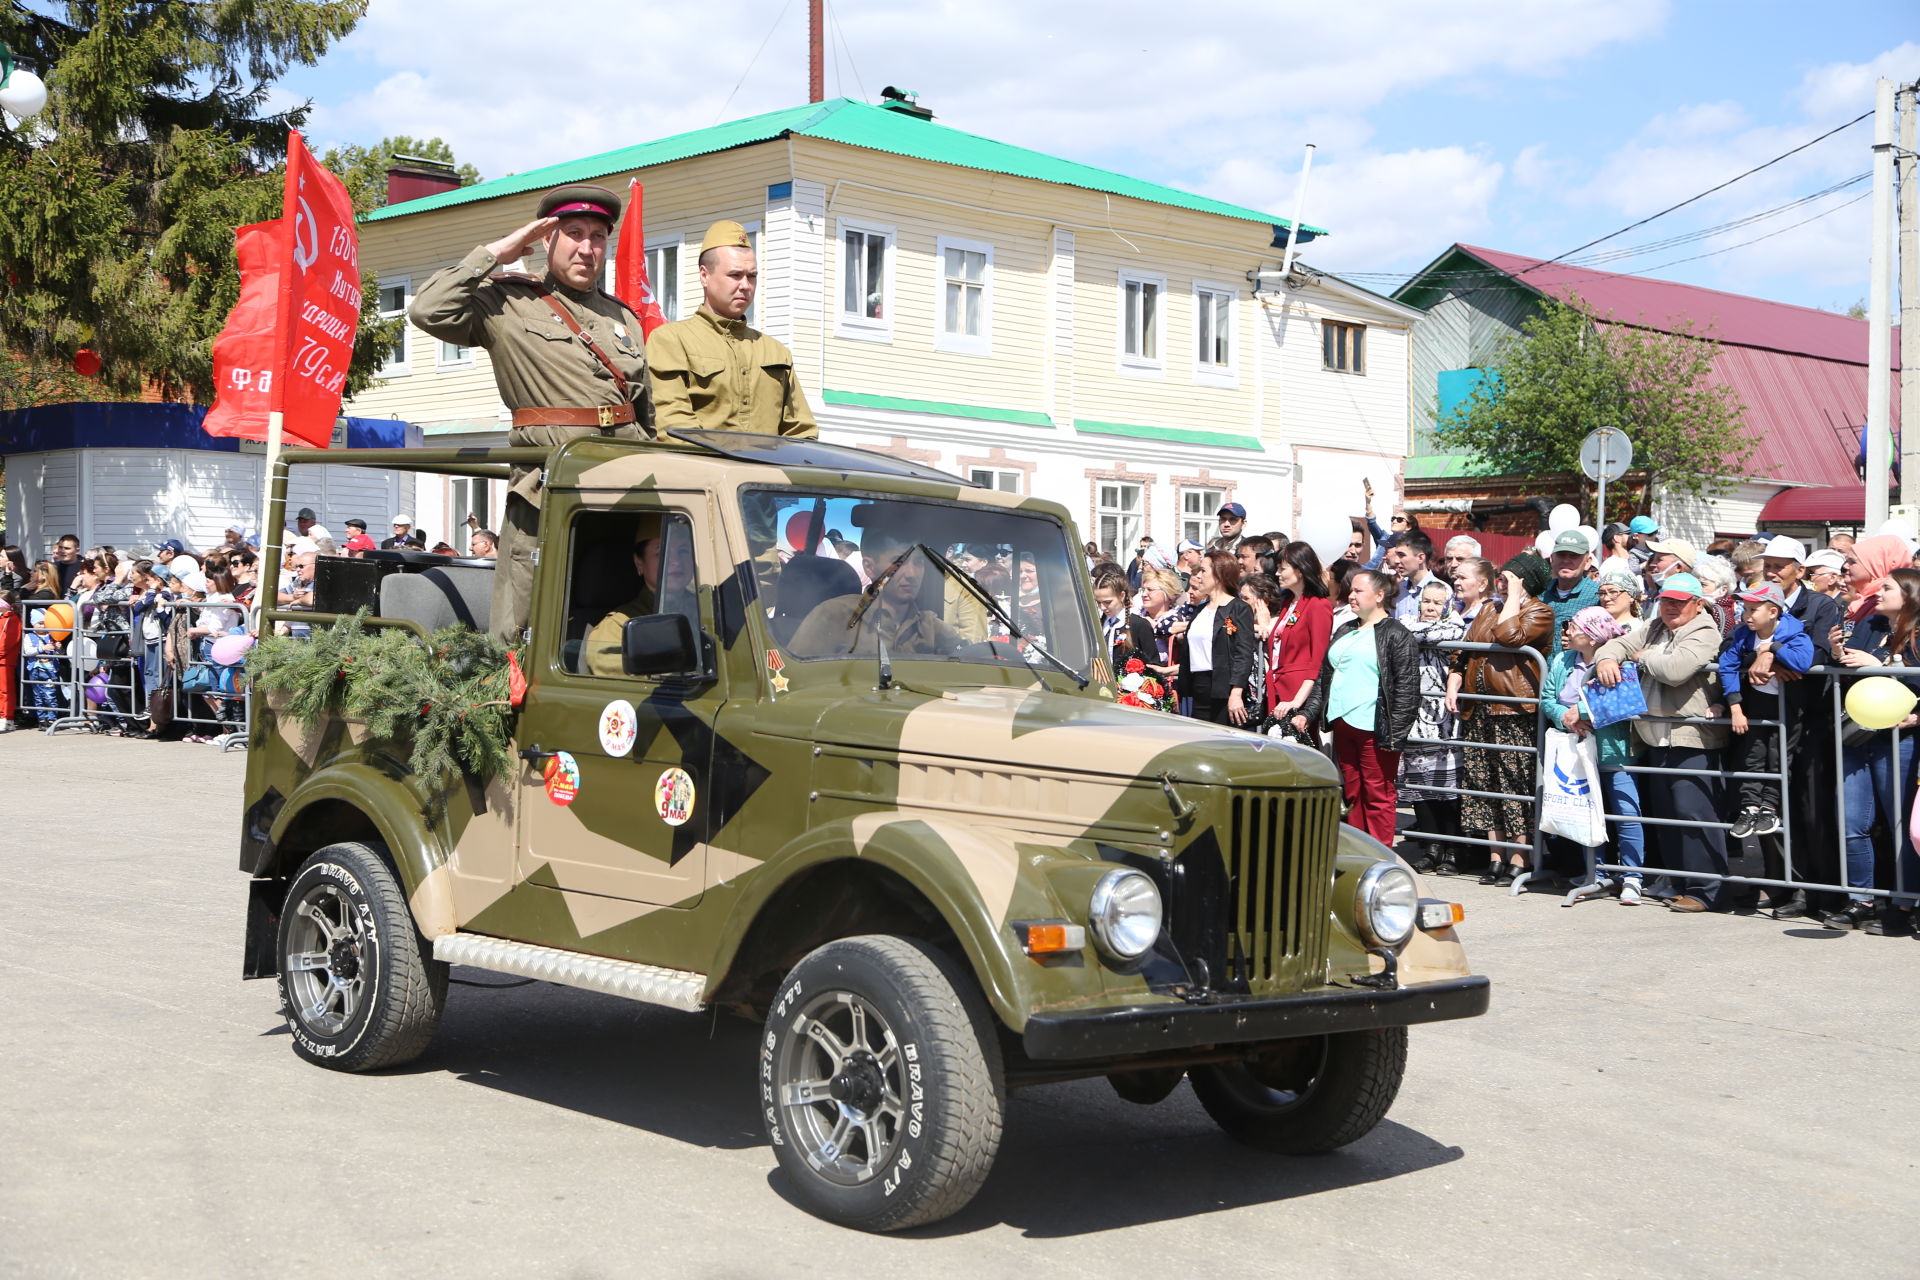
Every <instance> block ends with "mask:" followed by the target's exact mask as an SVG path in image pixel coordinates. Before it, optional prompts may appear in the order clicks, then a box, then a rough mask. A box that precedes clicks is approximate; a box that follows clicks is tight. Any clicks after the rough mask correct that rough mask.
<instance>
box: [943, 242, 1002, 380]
mask: <svg viewBox="0 0 1920 1280" xmlns="http://www.w3.org/2000/svg"><path fill="white" fill-rule="evenodd" d="M934 259H935V261H936V262H937V263H938V264H939V271H940V301H939V304H938V305H939V308H940V318H939V323H938V324H936V325H935V326H934V332H933V345H934V349H935V350H937V351H957V352H960V353H962V354H965V355H980V356H985V355H992V354H993V246H992V245H990V244H987V243H985V242H984V241H980V240H960V239H956V238H954V237H951V236H939V237H936V238H935V240H934Z"/></svg>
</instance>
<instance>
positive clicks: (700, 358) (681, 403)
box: [647, 222, 820, 437]
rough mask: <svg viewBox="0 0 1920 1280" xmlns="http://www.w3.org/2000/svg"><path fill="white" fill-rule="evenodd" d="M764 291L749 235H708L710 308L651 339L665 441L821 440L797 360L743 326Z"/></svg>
mask: <svg viewBox="0 0 1920 1280" xmlns="http://www.w3.org/2000/svg"><path fill="white" fill-rule="evenodd" d="M759 283H760V269H759V266H758V264H756V263H755V261H754V256H753V248H752V245H751V244H750V242H749V241H748V240H747V232H746V229H745V228H744V227H742V226H741V225H740V224H739V223H737V222H716V223H714V224H713V225H712V226H711V227H709V228H708V229H707V236H706V239H705V240H703V241H702V242H701V244H700V289H701V291H702V292H703V293H704V294H705V295H706V301H705V302H704V303H702V304H701V307H700V309H699V310H698V311H696V312H694V314H693V315H692V316H690V317H688V318H687V319H685V320H675V321H673V322H672V323H671V324H663V325H661V326H660V327H659V328H657V329H655V330H654V331H653V334H652V336H651V337H649V338H648V339H647V374H648V378H649V380H650V381H651V383H652V385H653V406H654V422H655V425H656V426H657V427H658V429H659V431H660V433H661V434H662V435H664V434H666V433H667V432H668V431H670V430H674V429H676V428H687V427H694V428H702V429H705V430H709V431H757V432H760V433H762V434H764V435H782V436H809V437H811V436H817V435H819V434H820V428H819V427H818V426H816V425H815V424H814V421H813V410H812V409H810V408H808V407H807V395H806V392H804V391H802V390H801V389H800V380H799V378H797V377H796V376H795V375H794V370H793V353H792V352H791V351H789V350H787V346H786V344H785V343H783V342H781V341H779V340H778V339H776V338H769V337H768V336H767V335H766V334H764V333H761V332H760V331H759V330H758V329H754V328H751V327H750V326H748V324H747V322H746V321H745V320H744V319H743V318H742V317H744V316H745V315H746V314H747V308H748V307H750V306H752V305H753V295H754V290H755V289H757V288H758V287H759Z"/></svg>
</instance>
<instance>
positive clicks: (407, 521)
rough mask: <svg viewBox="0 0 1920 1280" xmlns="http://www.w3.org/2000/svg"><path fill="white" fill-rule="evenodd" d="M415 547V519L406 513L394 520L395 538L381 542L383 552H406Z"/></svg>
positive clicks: (395, 517)
mask: <svg viewBox="0 0 1920 1280" xmlns="http://www.w3.org/2000/svg"><path fill="white" fill-rule="evenodd" d="M411 546H413V517H412V516H410V515H407V514H406V513H405V512H401V513H400V514H398V515H396V516H394V518H393V536H392V537H391V538H382V539H381V540H380V549H381V550H382V551H405V550H407V549H408V548H410V547H411Z"/></svg>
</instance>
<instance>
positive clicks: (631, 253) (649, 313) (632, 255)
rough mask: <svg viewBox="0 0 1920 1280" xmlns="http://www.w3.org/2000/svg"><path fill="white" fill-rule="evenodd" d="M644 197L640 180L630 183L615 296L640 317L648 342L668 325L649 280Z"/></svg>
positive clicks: (617, 252) (615, 263) (615, 266)
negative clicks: (642, 209) (641, 207)
mask: <svg viewBox="0 0 1920 1280" xmlns="http://www.w3.org/2000/svg"><path fill="white" fill-rule="evenodd" d="M645 195H646V189H645V188H644V187H642V186H641V185H640V179H638V178H635V179H633V180H632V181H631V182H629V183H627V211H626V213H625V214H623V215H622V216H621V218H620V243H619V244H618V245H616V246H615V248H614V254H613V296H614V297H616V298H618V299H620V301H622V302H624V303H626V304H627V305H628V306H630V307H632V308H633V313H634V314H635V315H637V316H639V317H640V336H641V337H642V338H649V337H652V336H653V331H654V330H655V329H658V328H659V327H660V326H661V325H663V324H665V323H666V322H667V313H666V312H664V311H662V310H661V309H660V300H659V299H658V298H656V297H655V296H654V294H653V282H652V281H651V280H649V279H647V231H646V226H645V221H646V220H645V218H644V217H643V216H642V214H641V210H640V205H641V201H642V199H643V198H644V196H645Z"/></svg>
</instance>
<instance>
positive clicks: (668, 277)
mask: <svg viewBox="0 0 1920 1280" xmlns="http://www.w3.org/2000/svg"><path fill="white" fill-rule="evenodd" d="M647 283H648V284H649V285H651V286H652V287H653V300H654V301H655V302H657V303H659V304H660V314H661V315H663V316H665V317H666V318H667V319H669V320H678V319H679V318H680V241H679V240H678V239H675V240H672V241H670V242H668V243H666V244H656V245H649V246H647Z"/></svg>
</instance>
